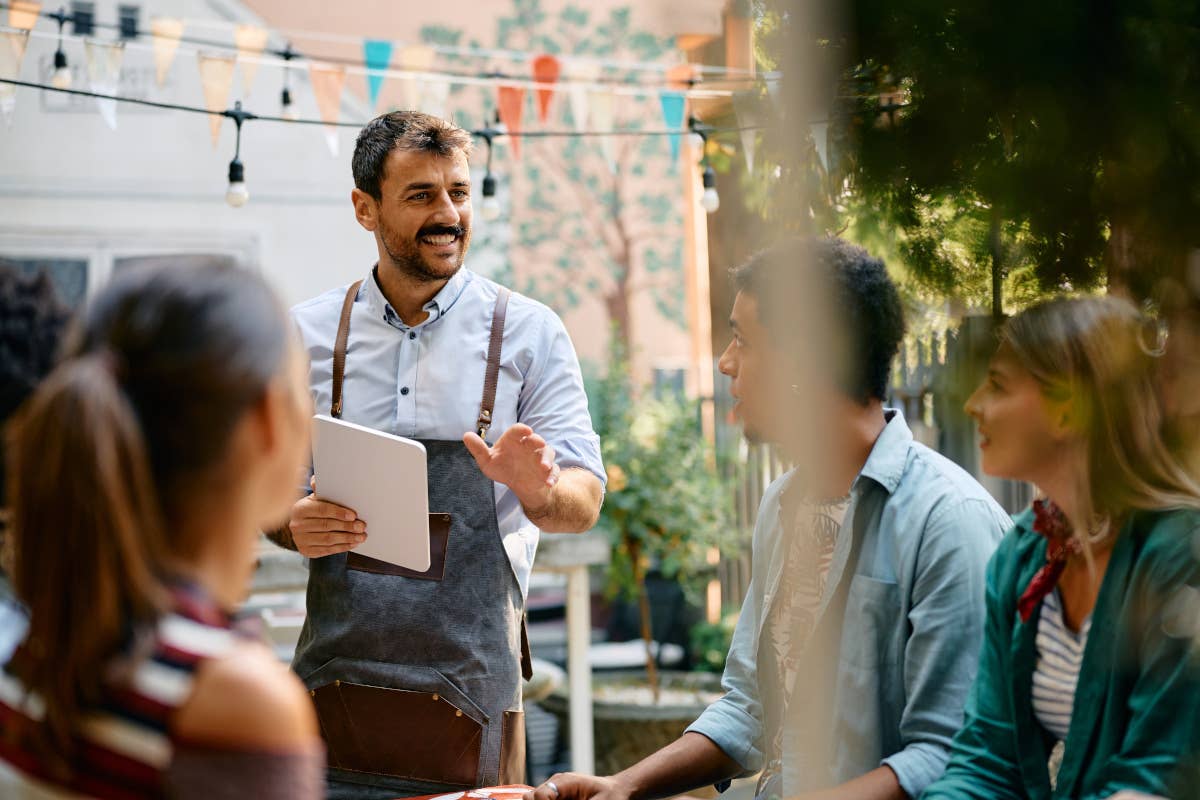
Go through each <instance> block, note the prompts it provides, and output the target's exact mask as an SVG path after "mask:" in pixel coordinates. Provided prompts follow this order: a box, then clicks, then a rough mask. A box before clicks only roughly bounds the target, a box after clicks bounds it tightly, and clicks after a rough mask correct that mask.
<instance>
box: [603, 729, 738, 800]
mask: <svg viewBox="0 0 1200 800" xmlns="http://www.w3.org/2000/svg"><path fill="white" fill-rule="evenodd" d="M741 772H742V767H741V765H740V764H738V763H737V762H736V761H734V760H733V759H732V758H730V757H729V756H727V755H725V751H724V750H722V749H721V748H719V747H717V745H716V744H714V743H713V741H712V740H711V739H709V738H708V737H707V736H703V735H701V734H699V733H685V734H684V735H683V736H681V737H679V738H678V739H676V740H675V741H674V742H672V743H671V744H669V745H667V746H666V747H664V748H663V749H662V750H659V751H658V752H657V753H655V754H653V755H651V756H648V757H647V758H645V759H643V760H642V761H639V762H638V763H637V764H634V765H633V766H632V767H630V768H629V769H627V770H625V771H624V772H621V773H620V774H618V775H614V776H613V780H615V781H617V782H618V783H620V784H621V785H622V786H623V787H625V789H626V790H627V791H628V792H629V798H630V800H658V798H662V797H674V796H675V795H677V794H683V793H684V792H690V791H692V790H693V789H698V788H700V787H702V786H711V785H713V784H715V783H719V782H720V781H724V780H729V779H730V778H733V777H735V776H736V775H738V774H740V773H741Z"/></svg>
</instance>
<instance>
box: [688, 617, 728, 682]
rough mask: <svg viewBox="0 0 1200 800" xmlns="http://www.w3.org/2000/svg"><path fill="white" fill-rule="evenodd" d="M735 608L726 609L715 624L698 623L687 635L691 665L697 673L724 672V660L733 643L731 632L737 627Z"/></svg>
mask: <svg viewBox="0 0 1200 800" xmlns="http://www.w3.org/2000/svg"><path fill="white" fill-rule="evenodd" d="M738 612H739V609H737V608H729V609H726V610H725V612H724V613H723V614H722V615H721V619H720V620H718V621H717V622H715V623H714V622H698V623H696V624H695V625H693V626H692V630H691V632H690V635H689V637H688V638H689V639H690V642H689V644H690V645H691V651H692V664H693V665H694V667H693V668H694V669H695V670H696V671H697V672H714V673H716V674H718V675H719V674H721V673H723V672H724V671H725V659H726V658H727V657H728V655H729V646H730V644H731V643H732V642H733V630H734V628H736V627H737V621H738Z"/></svg>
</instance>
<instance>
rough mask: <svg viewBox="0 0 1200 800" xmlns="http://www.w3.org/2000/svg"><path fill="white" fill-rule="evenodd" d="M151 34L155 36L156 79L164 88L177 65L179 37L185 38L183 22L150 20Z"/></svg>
mask: <svg viewBox="0 0 1200 800" xmlns="http://www.w3.org/2000/svg"><path fill="white" fill-rule="evenodd" d="M150 32H151V33H152V34H154V78H155V80H156V81H157V82H158V86H159V88H162V86H163V85H164V84H165V83H166V82H167V73H169V72H170V71H171V65H172V64H173V63H175V53H176V52H177V51H178V50H179V37H180V36H183V20H180V19H170V18H168V17H157V18H155V19H152V20H150Z"/></svg>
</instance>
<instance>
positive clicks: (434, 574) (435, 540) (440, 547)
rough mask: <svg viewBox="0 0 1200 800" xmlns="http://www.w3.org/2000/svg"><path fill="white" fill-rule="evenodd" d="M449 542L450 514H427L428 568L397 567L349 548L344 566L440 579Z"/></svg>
mask: <svg viewBox="0 0 1200 800" xmlns="http://www.w3.org/2000/svg"><path fill="white" fill-rule="evenodd" d="M449 543H450V515H449V514H430V515H429V569H427V570H425V571H424V572H418V571H417V570H415V569H407V568H405V567H399V566H396V565H395V564H391V563H388V562H387V561H380V560H379V559H377V558H368V557H367V556H360V555H359V554H358V553H356V552H354V551H353V550H351V551H350V552H348V553H346V568H347V569H356V570H358V571H360V572H372V573H374V574H376V575H396V576H399V577H401V578H417V579H418V580H424V581H440V580H441V579H442V577H443V576H444V575H445V573H446V547H447V545H448V544H449Z"/></svg>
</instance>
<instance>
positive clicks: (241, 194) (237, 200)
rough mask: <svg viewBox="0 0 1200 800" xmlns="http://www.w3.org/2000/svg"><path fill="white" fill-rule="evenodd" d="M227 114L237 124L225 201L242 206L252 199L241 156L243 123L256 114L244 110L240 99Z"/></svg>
mask: <svg viewBox="0 0 1200 800" xmlns="http://www.w3.org/2000/svg"><path fill="white" fill-rule="evenodd" d="M225 116H227V117H230V118H232V119H233V122H234V124H235V125H236V126H237V138H236V139H235V140H234V141H235V144H234V148H233V161H230V162H229V188H228V189H226V190H225V202H226V203H229V205H231V206H233V207H234V208H241V207H242V206H244V205H246V201H248V200H249V199H250V191H249V190H248V189H247V188H246V168H245V167H244V166H243V165H242V161H241V159H240V158H239V156H240V155H241V152H242V123H243V122H244V121H246V120H248V119H252V118H253V116H254V115H253V114H250V113H249V112H246V111H242V103H241V101H240V100H239V101H238V102H236V103H234V104H233V111H226V112H225Z"/></svg>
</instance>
